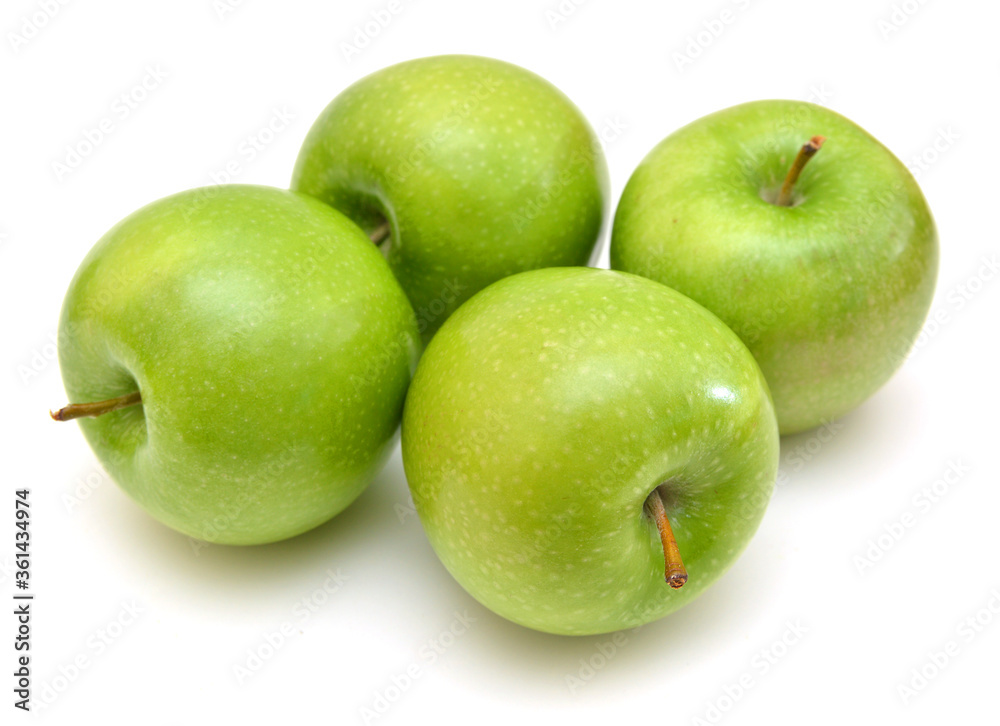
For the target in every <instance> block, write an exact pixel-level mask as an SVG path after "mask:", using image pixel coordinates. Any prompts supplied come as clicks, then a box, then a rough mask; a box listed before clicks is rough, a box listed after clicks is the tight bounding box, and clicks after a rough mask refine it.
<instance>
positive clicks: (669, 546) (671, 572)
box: [646, 488, 688, 590]
mask: <svg viewBox="0 0 1000 726" xmlns="http://www.w3.org/2000/svg"><path fill="white" fill-rule="evenodd" d="M646 506H647V507H649V510H650V513H651V514H652V515H653V519H654V520H655V521H656V528H657V529H658V530H660V542H662V543H663V562H664V575H663V577H664V579H665V580H666V581H667V584H668V585H670V587H672V588H674V589H675V590H676V589H677V588H679V587H683V586H684V583H685V582H687V579H688V573H687V569H686V568H685V567H684V562H682V561H681V551H680V550H679V549H677V540H676V539H674V531H673V530H672V529H671V528H670V520H669V519H667V510H666V509H665V508H664V507H663V497H661V496H660V490H659V489H658V488H657V489H654V490H653V491H652V492H650V494H649V496H648V497H646Z"/></svg>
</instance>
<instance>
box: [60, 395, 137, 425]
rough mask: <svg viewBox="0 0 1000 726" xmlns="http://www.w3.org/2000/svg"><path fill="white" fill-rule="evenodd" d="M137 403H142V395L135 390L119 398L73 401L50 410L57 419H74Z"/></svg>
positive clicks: (98, 414)
mask: <svg viewBox="0 0 1000 726" xmlns="http://www.w3.org/2000/svg"><path fill="white" fill-rule="evenodd" d="M137 403H142V396H141V395H140V394H139V392H138V391H133V392H132V393H126V394H125V395H124V396H118V398H109V399H108V400H107V401H94V402H93V403H71V404H69V405H68V406H63V407H62V408H60V409H59V410H58V411H49V416H51V417H52V418H53V419H54V420H56V421H72V420H73V419H75V418H82V417H83V416H100V415H102V414H105V413H109V412H111V411H117V410H118V409H119V408H128V407H129V406H134V405H136V404H137Z"/></svg>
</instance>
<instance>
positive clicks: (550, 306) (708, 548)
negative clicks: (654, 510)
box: [402, 268, 778, 635]
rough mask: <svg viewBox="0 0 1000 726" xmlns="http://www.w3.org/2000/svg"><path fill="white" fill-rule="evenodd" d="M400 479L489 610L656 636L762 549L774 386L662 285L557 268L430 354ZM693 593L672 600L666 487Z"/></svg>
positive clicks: (485, 310) (471, 312)
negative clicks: (657, 505)
mask: <svg viewBox="0 0 1000 726" xmlns="http://www.w3.org/2000/svg"><path fill="white" fill-rule="evenodd" d="M402 438H403V442H402V445H403V464H404V467H405V470H406V476H407V480H408V481H409V484H410V490H411V493H412V495H413V501H414V503H415V505H416V508H417V512H418V514H419V516H420V520H421V522H422V523H423V526H424V529H425V531H426V533H427V536H428V538H429V539H430V542H431V545H432V546H433V547H434V550H435V551H436V552H437V554H438V556H439V557H440V558H441V561H442V562H443V563H444V565H445V567H446V568H447V569H448V571H449V572H450V573H451V574H452V575H453V576H454V577H455V579H456V580H458V582H459V583H460V584H461V585H462V586H463V587H464V588H465V589H466V590H467V591H468V592H469V593H470V594H471V595H472V596H473V597H475V598H476V599H477V600H479V602H481V603H482V604H483V605H485V606H486V607H487V608H489V609H491V610H493V611H494V612H496V613H498V614H500V615H502V616H503V617H505V618H508V619H509V620H512V621H514V622H516V623H520V624H521V625H524V626H527V627H529V628H534V629H537V630H542V631H546V632H550V633H559V634H566V635H585V634H595V633H604V632H610V631H614V630H619V629H622V628H630V627H634V626H638V625H641V624H643V623H646V622H650V621H652V620H655V619H657V618H660V617H662V616H664V615H666V614H668V613H670V612H671V611H673V610H676V609H677V608H679V607H681V606H682V605H684V604H686V603H688V602H690V601H691V600H693V599H694V598H695V597H697V596H698V595H699V594H700V593H702V592H703V591H704V590H705V589H706V588H707V587H708V586H709V585H710V584H711V583H712V582H713V581H714V580H716V578H718V577H719V576H720V575H721V574H722V573H723V572H724V571H725V570H726V569H727V568H728V567H729V566H730V565H731V564H732V563H733V562H734V561H735V560H736V558H737V557H738V556H739V554H740V552H741V551H742V550H743V549H744V547H745V546H746V544H747V542H748V541H749V540H750V538H751V536H752V535H753V533H754V532H755V531H756V529H757V526H758V524H759V523H760V520H761V517H762V516H763V513H764V509H765V507H766V505H767V503H768V500H769V498H770V495H771V492H772V489H773V485H774V478H775V474H776V472H777V465H778V427H777V422H776V420H775V417H774V411H773V407H772V403H771V399H770V396H769V394H768V391H767V384H766V383H765V381H764V377H763V375H762V374H761V372H760V369H759V368H758V366H757V364H756V362H755V361H754V359H753V357H752V356H751V355H750V353H749V351H748V350H747V349H746V347H745V346H744V345H743V344H742V343H741V342H740V340H739V338H737V337H736V336H735V335H734V334H733V332H732V331H731V330H729V329H728V328H727V327H726V326H725V325H723V324H722V323H721V322H720V321H719V320H718V318H716V317H715V316H714V315H712V314H711V313H709V312H708V311H707V310H705V309H704V308H702V307H701V306H699V305H697V304H696V303H694V302H692V301H691V300H689V299H688V298H686V297H684V296H683V295H681V294H680V293H677V292H675V291H674V290H671V289H669V288H667V287H665V286H663V285H660V284H659V283H656V282H653V281H651V280H647V279H645V278H642V277H637V276H635V275H630V274H627V273H623V272H614V271H610V270H596V269H590V268H553V269H547V270H537V271H532V272H524V273H521V274H519V275H515V276H513V277H509V278H507V279H505V280H502V281H500V282H497V283H495V284H494V285H492V286H490V287H488V288H487V289H486V290H484V291H482V292H480V293H479V294H478V295H476V296H475V297H474V298H472V300H470V301H469V302H467V303H466V304H465V305H464V306H463V307H462V308H461V309H460V310H459V311H458V312H456V313H455V314H454V315H453V316H452V317H451V318H450V319H449V320H448V321H447V322H446V323H445V324H444V326H443V327H442V328H441V330H440V331H438V334H437V335H436V336H435V337H434V339H433V340H432V341H431V342H430V344H429V346H428V348H427V350H426V351H425V353H424V356H423V358H422V359H421V361H420V364H419V366H418V367H417V373H416V375H415V376H414V379H413V383H412V385H411V387H410V392H409V394H408V396H407V401H406V407H405V410H404V413H403V437H402ZM660 484H664V486H662V487H661V489H660V490H661V492H663V496H664V503H665V507H666V511H667V514H668V517H669V518H670V522H671V524H672V527H673V531H674V533H675V535H676V538H677V543H678V546H679V548H680V551H681V554H682V556H683V558H684V562H685V564H686V566H687V570H688V573H689V575H690V579H689V580H688V582H687V584H686V585H684V587H682V588H680V589H678V590H674V589H671V588H670V587H669V586H668V585H667V584H666V583H665V582H664V555H663V548H662V545H661V543H660V538H659V535H658V531H657V528H656V525H655V523H654V522H653V520H652V519H651V518H650V516H648V515H647V514H645V513H644V508H643V507H644V503H645V501H646V498H647V496H648V495H649V494H650V492H651V491H653V489H654V488H656V487H657V486H658V485H660Z"/></svg>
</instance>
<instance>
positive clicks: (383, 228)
mask: <svg viewBox="0 0 1000 726" xmlns="http://www.w3.org/2000/svg"><path fill="white" fill-rule="evenodd" d="M391 231H392V228H391V227H390V226H389V220H386V221H384V222H382V224H380V225H379V226H378V227H376V228H375V229H373V230H372V233H371V234H370V235H368V239H370V240H371V241H372V242H374V243H375V246H376V247H378V246H379V245H380V244H382V243H383V242H385V240H386V238H387V237H388V236H389V233H390V232H391Z"/></svg>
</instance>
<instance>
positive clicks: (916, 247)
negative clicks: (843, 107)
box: [611, 101, 938, 434]
mask: <svg viewBox="0 0 1000 726" xmlns="http://www.w3.org/2000/svg"><path fill="white" fill-rule="evenodd" d="M813 135H820V136H825V137H826V139H827V140H826V143H825V144H824V146H823V148H822V149H821V150H820V151H819V152H818V153H817V154H816V155H815V157H814V158H813V159H812V160H811V161H810V162H809V163H808V164H807V166H806V167H805V170H804V171H803V172H802V175H801V176H800V178H799V181H798V183H797V184H796V187H795V190H796V198H795V201H796V202H797V204H796V205H795V206H791V207H784V206H777V205H776V204H772V203H771V202H769V201H767V200H765V199H764V198H763V197H765V196H769V195H774V196H773V197H771V198H775V197H776V192H777V190H778V188H780V186H781V183H782V182H783V180H784V178H785V175H786V174H787V172H788V169H789V167H790V166H791V163H792V160H793V159H794V158H795V155H796V153H797V152H798V150H799V148H800V147H801V146H802V145H803V144H804V143H805V142H806V141H808V140H809V138H810V137H811V136H813ZM611 266H612V267H613V268H614V269H619V270H625V271H628V272H633V273H636V274H640V275H644V276H646V277H650V278H652V279H654V280H657V281H659V282H662V283H664V284H666V285H669V286H670V287H672V288H674V289H676V290H679V291H680V292H682V293H684V294H685V295H687V296H689V297H691V298H692V299H693V300H695V301H697V302H699V303H701V304H702V305H704V306H705V307H707V308H708V309H709V310H711V311H712V312H714V313H715V314H716V315H718V316H719V317H720V318H721V319H722V320H723V321H724V322H725V323H726V324H727V325H729V327H731V328H732V329H733V330H734V331H735V332H736V333H737V334H738V335H739V336H740V337H741V338H742V339H743V342H744V343H746V344H747V347H749V348H750V350H751V351H752V352H753V354H754V356H755V357H756V358H757V361H758V363H760V367H761V369H762V370H763V371H764V375H765V376H766V377H767V381H768V383H769V385H770V389H771V394H772V395H773V397H774V403H775V408H776V409H777V414H778V422H779V424H780V426H781V432H782V433H783V434H790V433H795V432H798V431H803V430H806V429H810V428H813V427H815V426H817V425H819V424H821V423H824V422H827V421H830V420H833V419H835V418H837V417H839V416H841V415H842V414H844V413H846V412H848V411H850V410H851V409H853V408H854V407H856V406H858V405H859V404H860V403H861V402H863V401H864V400H865V399H867V398H868V397H869V396H871V395H872V394H873V393H874V392H875V391H876V390H878V389H879V388H880V387H881V386H882V385H883V384H884V383H885V382H886V381H888V380H889V378H890V377H891V376H892V374H893V373H894V372H895V371H896V369H897V368H898V367H899V366H900V365H901V364H902V362H903V360H904V359H905V356H906V354H907V352H908V351H909V349H910V347H911V346H912V344H913V342H914V341H915V340H916V338H917V335H918V334H919V332H920V328H921V326H922V325H923V322H924V319H925V318H926V316H927V312H928V310H929V308H930V304H931V299H932V297H933V295H934V285H935V281H936V278H937V266H938V238H937V231H936V229H935V225H934V220H933V218H932V217H931V213H930V210H929V208H928V206H927V202H926V200H925V199H924V197H923V194H921V192H920V188H919V187H918V186H917V182H916V180H914V178H913V176H912V175H911V174H910V172H909V171H908V170H907V168H906V167H905V166H904V165H903V164H902V162H900V161H899V159H897V158H896V157H895V156H894V155H893V154H892V152H890V151H889V150H888V149H886V148H885V147H884V146H882V144H880V143H879V142H878V141H877V140H876V139H874V138H873V137H872V136H870V135H869V134H868V133H866V132H865V131H864V130H862V129H861V128H859V127H858V126H857V125H856V124H854V123H853V122H851V121H849V120H848V119H846V118H844V117H843V116H840V115H839V114H836V113H834V112H833V111H830V110H828V109H825V108H823V107H821V106H817V105H814V104H810V103H804V102H799V101H757V102H753V103H747V104H743V105H740V106H734V107H732V108H728V109H725V110H723V111H719V112H717V113H714V114H711V115H709V116H706V117H704V118H701V119H699V120H697V121H695V122H693V123H691V124H689V125H688V126H685V127H684V128H682V129H680V130H679V131H677V132H675V133H673V134H671V135H670V136H668V137H667V138H666V139H665V140H664V141H662V142H661V143H660V144H659V145H658V146H657V147H656V148H655V149H653V151H652V152H650V154H649V155H648V156H647V157H646V158H645V159H644V160H643V161H642V163H641V164H640V165H639V167H638V168H637V169H636V170H635V172H634V174H633V175H632V178H631V179H630V180H629V182H628V185H627V186H626V187H625V190H624V192H623V194H622V198H621V201H620V202H619V205H618V210H617V212H616V215H615V221H614V227H613V231H612V242H611Z"/></svg>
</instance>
